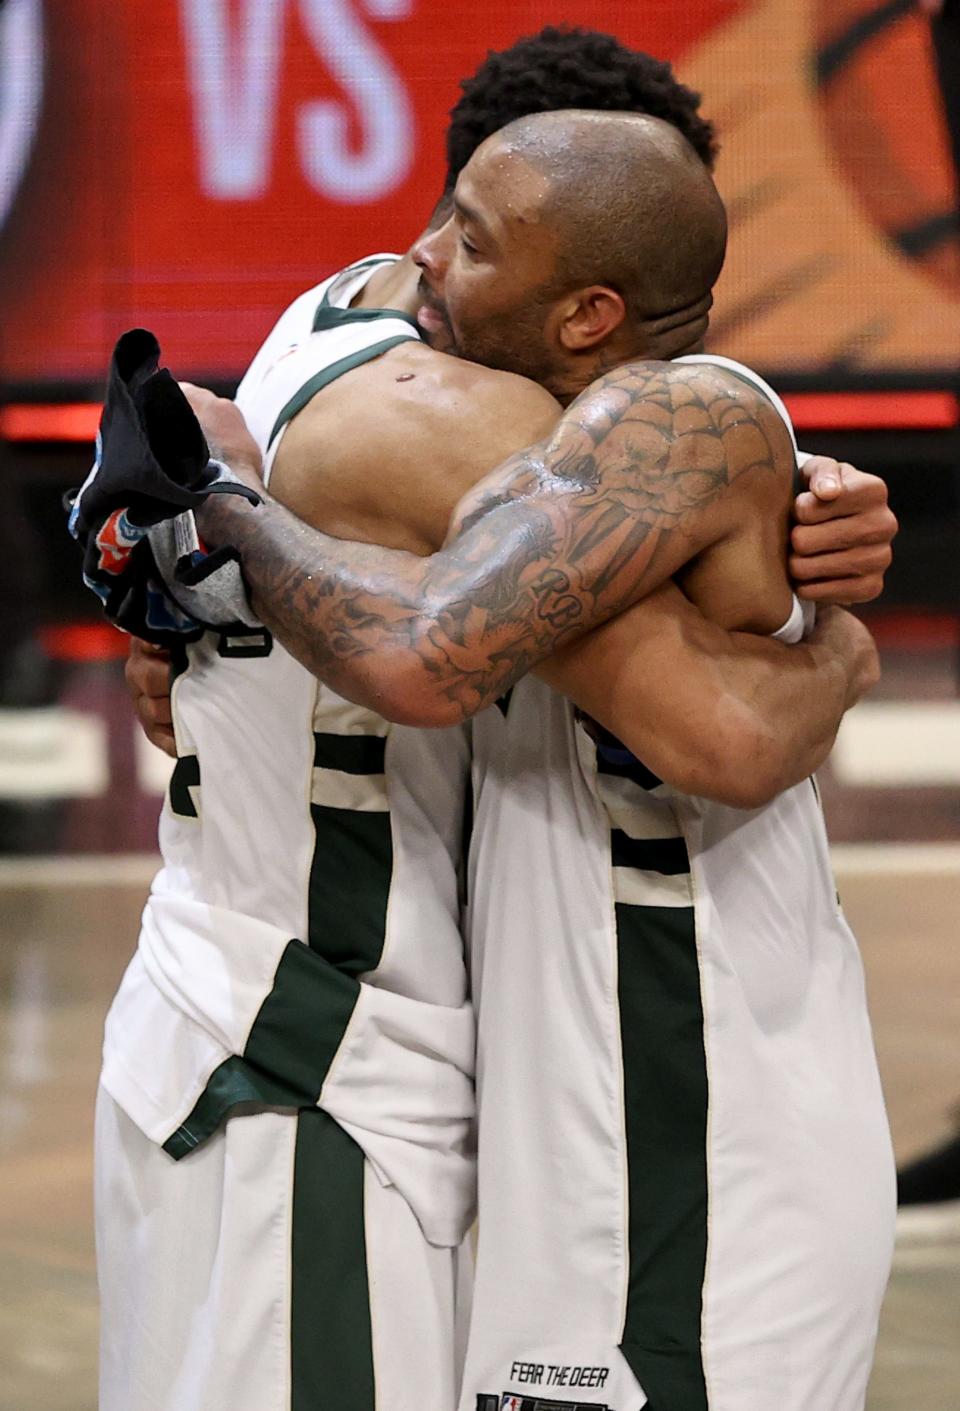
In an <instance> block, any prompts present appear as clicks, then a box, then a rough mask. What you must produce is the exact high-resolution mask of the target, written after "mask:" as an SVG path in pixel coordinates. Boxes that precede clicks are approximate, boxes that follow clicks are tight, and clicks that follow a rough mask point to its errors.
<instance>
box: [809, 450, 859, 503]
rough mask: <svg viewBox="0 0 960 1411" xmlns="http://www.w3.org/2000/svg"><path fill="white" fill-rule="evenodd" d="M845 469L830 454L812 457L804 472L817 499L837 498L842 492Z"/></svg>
mask: <svg viewBox="0 0 960 1411" xmlns="http://www.w3.org/2000/svg"><path fill="white" fill-rule="evenodd" d="M843 469H844V468H843V466H842V465H841V464H840V462H839V461H835V460H833V459H832V458H831V457H830V456H811V457H810V459H809V460H808V461H807V463H806V465H805V466H804V467H803V474H804V476H805V478H806V480H807V484H808V485H809V486H810V492H811V493H812V494H813V495H814V497H815V498H816V499H817V500H835V499H836V498H837V496H838V495H839V494H841V493H842V491H843ZM847 469H848V470H849V469H850V467H849V466H848V467H847Z"/></svg>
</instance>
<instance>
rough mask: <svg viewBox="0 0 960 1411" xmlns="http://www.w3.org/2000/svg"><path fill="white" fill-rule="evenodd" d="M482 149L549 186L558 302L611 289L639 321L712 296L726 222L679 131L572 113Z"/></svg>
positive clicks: (621, 117)
mask: <svg viewBox="0 0 960 1411" xmlns="http://www.w3.org/2000/svg"><path fill="white" fill-rule="evenodd" d="M488 145H489V146H491V147H494V148H497V147H498V148H499V150H500V153H501V154H502V155H503V156H506V155H507V154H509V155H510V157H513V158H519V159H521V160H522V161H523V162H525V163H526V164H527V165H529V166H530V167H533V168H534V169H535V170H536V171H538V172H540V173H541V174H542V175H543V176H544V177H545V178H546V183H545V186H544V188H543V192H542V195H541V197H540V199H539V201H538V207H539V210H538V217H539V219H541V220H542V221H543V222H545V223H546V224H548V225H549V226H550V228H551V229H552V231H553V232H554V233H555V234H556V236H557V240H558V244H557V263H556V266H555V269H554V271H553V276H552V278H551V284H552V285H553V286H554V288H555V289H556V290H557V292H561V291H562V290H563V289H573V288H578V287H581V286H583V285H589V284H607V285H610V286H611V287H612V288H614V289H616V290H617V291H618V292H619V293H620V294H621V295H622V296H623V298H624V301H625V302H626V304H627V308H628V312H629V315H630V317H631V318H632V319H634V320H636V321H640V320H649V319H658V318H662V317H664V316H665V315H668V314H671V313H674V312H676V311H679V310H682V309H685V308H688V307H689V306H691V305H693V304H696V303H698V302H699V301H701V300H702V299H704V298H705V297H706V296H707V295H709V293H710V290H711V289H712V287H713V285H714V283H715V282H716V279H717V276H718V275H719V273H720V270H721V268H722V266H723V259H724V254H725V252H726V238H727V221H726V213H725V211H724V207H723V202H722V201H721V199H720V195H719V193H718V191H717V189H716V187H715V186H714V184H713V179H712V177H711V176H710V173H709V171H708V170H707V168H706V167H705V166H704V164H703V162H702V161H701V159H700V157H699V156H698V155H697V153H696V152H695V151H694V149H693V147H691V145H690V144H689V142H687V140H686V138H684V137H683V136H682V135H681V134H680V133H679V132H678V131H677V129H676V128H675V127H673V126H671V125H670V124H669V123H667V122H664V121H663V120H662V119H660V118H654V117H650V116H648V115H644V114H638V113H598V112H586V111H580V110H575V109H574V110H567V111H563V112H555V113H536V114H533V115H531V116H529V117H525V118H520V119H518V120H517V121H516V122H512V123H510V124H509V125H508V126H507V127H505V128H504V129H503V130H502V131H501V132H499V133H497V134H496V135H495V136H494V137H492V138H490V139H489V144H484V146H485V147H486V146H488ZM489 155H491V156H493V155H494V153H493V152H491V153H490V154H489Z"/></svg>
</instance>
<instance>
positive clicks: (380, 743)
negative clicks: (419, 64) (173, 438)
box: [104, 256, 474, 1244]
mask: <svg viewBox="0 0 960 1411" xmlns="http://www.w3.org/2000/svg"><path fill="white" fill-rule="evenodd" d="M392 258H395V257H393V256H386V257H384V256H381V257H375V258H373V259H372V260H368V261H364V262H362V264H361V265H358V266H354V267H351V268H350V269H349V270H347V271H344V272H342V273H341V274H340V275H338V276H336V277H335V278H334V279H333V280H330V281H327V282H326V283H325V284H322V285H319V286H318V287H317V288H316V289H313V290H310V291H308V293H306V294H304V295H302V296H301V297H300V298H299V299H297V300H296V301H295V303H294V304H293V305H292V306H291V307H290V308H289V309H288V310H287V311H286V313H285V314H284V315H283V316H282V317H281V319H280V320H279V322H278V324H277V326H276V328H275V329H274V330H273V332H272V333H271V334H270V336H269V337H268V339H267V340H266V343H265V344H264V346H263V348H262V349H261V350H260V352H259V353H258V354H257V356H256V358H255V359H254V362H253V364H252V366H251V368H250V370H249V372H248V373H247V376H246V377H245V378H244V380H243V383H242V385H241V387H240V391H239V394H238V403H239V405H240V407H241V410H242V411H243V412H244V414H245V416H246V418H247V421H248V424H249V426H250V428H251V430H252V431H253V433H254V435H255V437H256V439H257V441H258V443H259V444H260V446H261V448H262V450H263V452H264V455H265V458H266V461H267V464H268V466H269V464H271V463H272V459H273V456H274V454H275V451H276V446H277V444H278V443H279V440H280V438H281V436H282V434H283V431H284V429H285V427H286V425H287V424H288V423H289V421H290V419H291V418H292V417H293V416H294V415H296V412H297V411H298V410H299V409H300V408H301V407H302V406H304V405H305V404H306V402H307V401H309V399H310V397H312V396H313V395H315V394H316V392H317V391H319V390H320V389H321V388H322V387H323V386H325V385H326V384H328V383H329V382H331V381H333V380H334V379H335V378H336V377H337V376H340V375H341V374H342V373H343V372H345V371H347V370H348V369H349V368H351V367H355V366H357V365H358V364H359V363H360V362H363V361H366V360H368V359H369V358H371V357H375V356H377V355H378V354H379V353H381V352H383V351H385V350H386V348H388V347H392V346H393V345H394V344H395V343H397V342H400V341H403V340H405V339H409V338H415V337H416V336H417V334H416V329H415V326H414V325H413V324H412V323H411V321H410V320H408V319H407V318H406V317H405V316H404V315H402V314H399V313H396V312H389V311H388V312H385V313H383V314H380V313H379V312H374V313H372V314H371V313H368V312H366V311H359V310H358V311H354V310H351V309H350V308H349V303H350V299H351V298H352V297H353V295H354V294H355V292H356V291H357V290H358V289H359V288H360V287H362V285H363V283H364V281H365V280H366V279H367V278H368V277H369V275H370V274H371V273H372V271H373V270H374V269H376V268H377V267H379V266H380V265H381V264H382V263H383V261H384V259H392ZM172 700H173V715H174V722H175V730H176V740H177V753H178V760H177V765H176V768H175V770H174V773H173V777H172V780H171V785H170V790H169V795H168V798H167V800H166V803H165V805H164V809H163V815H162V819H161V825H160V844H161V851H162V854H163V863H164V866H163V871H162V872H161V874H160V876H159V877H158V879H157V881H156V883H155V886H154V889H153V894H152V896H151V899H150V902H149V903H148V906H147V911H146V913H145V916H144V925H143V931H142V934H141V940H140V947H139V952H138V956H137V958H136V959H135V961H134V963H133V966H132V967H131V972H130V974H128V976H127V979H126V980H125V981H124V986H123V988H122V989H121V992H120V995H119V996H118V999H117V1002H116V1004H115V1006H114V1011H113V1012H112V1014H111V1020H110V1022H109V1023H108V1034H107V1061H106V1068H105V1076H104V1082H105V1085H106V1086H107V1088H108V1091H110V1092H111V1095H112V1096H113V1097H114V1099H115V1100H116V1101H117V1102H119V1103H120V1105H121V1106H123V1107H124V1108H125V1110H127V1111H128V1114H129V1115H130V1116H131V1117H132V1118H133V1120H134V1121H137V1122H138V1124H139V1125H141V1126H142V1127H143V1129H144V1130H145V1131H148V1135H152V1136H154V1137H155V1139H157V1140H160V1141H162V1142H163V1143H164V1144H165V1146H166V1148H167V1150H168V1151H170V1152H171V1154H174V1155H178V1156H179V1155H183V1154H185V1153H186V1152H187V1151H189V1150H190V1149H191V1147H192V1146H193V1145H196V1144H197V1143H198V1142H199V1141H202V1140H204V1139H205V1138H206V1137H207V1136H208V1135H209V1134H210V1132H211V1131H212V1130H214V1128H215V1127H216V1125H217V1124H218V1122H219V1121H222V1120H223V1118H224V1117H225V1116H226V1115H227V1114H228V1113H229V1112H230V1111H232V1110H233V1108H234V1106H235V1104H236V1103H237V1102H241V1101H243V1102H260V1103H268V1104H270V1105H278V1104H279V1105H303V1104H304V1103H305V1102H306V1103H310V1102H314V1101H316V1102H319V1105H320V1106H322V1107H324V1108H325V1110H327V1111H328V1112H330V1113H331V1114H332V1115H333V1116H335V1117H336V1118H337V1119H338V1121H340V1122H341V1125H343V1126H344V1127H345V1128H346V1130H347V1131H348V1132H350V1133H351V1135H353V1136H355V1138H356V1140H357V1141H358V1142H359V1143H360V1145H361V1146H362V1147H363V1149H364V1151H365V1152H366V1154H367V1156H368V1157H369V1158H370V1160H371V1161H372V1162H373V1163H374V1164H375V1167H376V1169H377V1170H378V1172H379V1173H380V1174H381V1176H382V1178H383V1179H384V1180H386V1181H390V1182H392V1183H393V1184H396V1185H397V1186H398V1187H399V1188H400V1189H401V1192H402V1193H403V1194H404V1195H406V1196H407V1198H408V1200H409V1201H410V1203H411V1205H412V1206H413V1208H414V1211H415V1213H416V1214H417V1216H418V1218H419V1219H420V1220H421V1223H422V1225H423V1227H424V1229H425V1231H426V1232H427V1234H428V1237H429V1238H431V1239H433V1240H435V1242H437V1243H451V1244H455V1243H458V1242H459V1240H460V1238H461V1237H462V1235H463V1233H464V1230H465V1228H467V1227H468V1226H469V1222H470V1219H471V1218H472V1214H471V1212H472V1204H473V1189H472V1188H473V1169H472V1155H471V1145H472V1136H471V1121H472V1105H473V1094H472V1068H473V1041H474V1033H473V1018H472V1011H471V1008H470V1005H469V1002H468V998H467V981H466V969H465V960H464V954H463V945H462V941H461V936H460V930H459V879H458V867H459V864H460V855H461V854H460V849H461V829H462V822H463V813H464V794H465V786H466V780H467V774H468V763H469V762H468V746H467V738H466V732H465V730H462V729H448V730H430V731H417V730H412V729H408V728H405V727H400V726H394V725H391V724H389V723H388V722H387V721H385V720H383V719H382V718H380V717H379V716H377V715H375V714H373V713H372V712H371V711H369V710H365V709H362V708H360V707H358V706H355V705H353V704H352V703H350V702H349V701H346V700H344V699H342V698H341V697H340V696H338V695H336V694H335V693H334V692H332V691H330V690H328V689H327V688H326V687H324V686H322V685H321V684H320V683H319V682H318V681H317V680H316V678H315V677H313V676H312V675H311V674H310V673H309V672H308V671H307V670H305V669H304V667H302V666H301V665H300V664H299V663H298V662H297V661H295V660H294V658H293V657H292V656H290V655H289V654H288V653H287V652H286V651H285V650H284V649H283V647H282V646H281V645H280V644H279V643H278V642H276V641H274V640H272V638H271V636H270V633H269V632H266V631H264V632H263V633H261V634H260V635H259V636H257V637H237V638H230V637H227V636H224V635H221V634H218V633H214V632H208V633H206V634H205V635H204V636H203V637H202V638H201V639H200V640H199V641H197V642H195V643H194V644H192V645H191V646H190V647H189V648H188V649H187V652H186V660H185V661H184V663H183V670H182V671H181V672H180V674H179V675H178V676H177V678H176V680H175V682H174V686H173V692H172ZM137 1036H139V1037H137ZM264 1074H266V1075H267V1078H264V1076H263V1075H264ZM271 1085H272V1086H271ZM401 1095H402V1100H400V1099H401Z"/></svg>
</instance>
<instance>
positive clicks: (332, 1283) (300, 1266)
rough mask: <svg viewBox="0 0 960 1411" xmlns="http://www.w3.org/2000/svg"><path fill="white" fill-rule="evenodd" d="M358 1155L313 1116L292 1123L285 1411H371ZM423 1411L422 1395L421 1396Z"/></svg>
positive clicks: (338, 1130) (331, 1125) (330, 1125)
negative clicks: (293, 1148) (293, 1149)
mask: <svg viewBox="0 0 960 1411" xmlns="http://www.w3.org/2000/svg"><path fill="white" fill-rule="evenodd" d="M363 1168H364V1159H363V1152H362V1151H361V1150H360V1148H359V1147H358V1146H357V1144H356V1142H354V1141H353V1140H352V1138H350V1137H348V1136H347V1134H346V1132H345V1131H344V1130H343V1128H342V1127H340V1126H338V1125H337V1123H336V1122H335V1121H334V1120H333V1118H332V1117H328V1116H327V1114H326V1113H325V1112H321V1111H320V1110H319V1108H315V1109H313V1110H312V1111H307V1112H301V1113H300V1115H299V1117H298V1119H297V1144H296V1155H295V1157H294V1176H293V1180H294V1186H293V1222H292V1248H291V1265H292V1280H291V1307H290V1373H291V1377H290V1390H291V1394H290V1408H291V1411H323V1408H330V1411H333V1408H336V1411H376V1383H375V1376H374V1367H373V1336H372V1332H371V1326H370V1289H369V1286H368V1282H367V1247H366V1231H365V1226H364V1207H363ZM423 1397H424V1403H423V1404H424V1406H428V1405H430V1404H431V1403H430V1389H429V1388H424V1390H423Z"/></svg>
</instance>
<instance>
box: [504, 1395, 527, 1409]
mask: <svg viewBox="0 0 960 1411" xmlns="http://www.w3.org/2000/svg"><path fill="white" fill-rule="evenodd" d="M500 1411H523V1401H522V1400H521V1399H520V1397H519V1396H505V1397H504V1398H503V1400H502V1401H501V1402H500Z"/></svg>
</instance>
